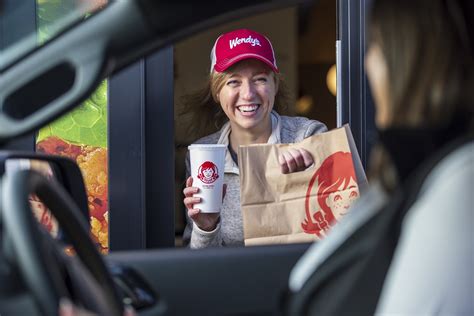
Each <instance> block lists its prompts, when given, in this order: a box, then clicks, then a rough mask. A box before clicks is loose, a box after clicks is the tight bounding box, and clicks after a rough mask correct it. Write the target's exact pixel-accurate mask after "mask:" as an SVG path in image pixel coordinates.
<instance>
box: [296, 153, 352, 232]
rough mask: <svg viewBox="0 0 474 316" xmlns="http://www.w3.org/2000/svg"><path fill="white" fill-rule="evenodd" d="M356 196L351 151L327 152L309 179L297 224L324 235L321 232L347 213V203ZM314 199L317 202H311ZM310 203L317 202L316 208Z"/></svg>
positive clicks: (348, 205)
mask: <svg viewBox="0 0 474 316" xmlns="http://www.w3.org/2000/svg"><path fill="white" fill-rule="evenodd" d="M314 190H316V194H314ZM312 193H313V194H312ZM358 197H359V188H358V186H357V178H356V176H355V171H354V165H353V163H352V156H351V153H349V152H342V151H338V152H336V153H334V154H332V155H330V156H329V157H327V158H326V159H325V160H324V161H323V163H322V164H321V166H320V167H319V169H317V170H316V172H315V173H314V175H313V177H312V178H311V180H310V182H309V185H308V191H307V192H306V200H305V213H306V216H305V219H304V221H303V223H301V227H302V228H303V231H304V232H305V233H307V234H314V235H316V236H318V237H324V236H325V232H326V231H328V230H329V229H330V228H331V226H333V225H334V224H335V223H337V222H338V221H339V220H340V219H341V218H342V217H343V216H344V215H346V214H347V211H348V210H349V207H350V205H351V204H352V203H353V202H354V201H355V200H356V199H357V198H358ZM315 198H316V200H317V201H312V199H315ZM314 202H317V206H318V207H317V208H315V207H314V205H315V203H314Z"/></svg>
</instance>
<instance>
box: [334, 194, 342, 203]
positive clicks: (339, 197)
mask: <svg viewBox="0 0 474 316" xmlns="http://www.w3.org/2000/svg"><path fill="white" fill-rule="evenodd" d="M340 200H342V196H340V195H339V194H338V195H336V196H335V197H334V202H337V201H340Z"/></svg>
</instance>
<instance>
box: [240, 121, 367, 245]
mask: <svg viewBox="0 0 474 316" xmlns="http://www.w3.org/2000/svg"><path fill="white" fill-rule="evenodd" d="M289 148H304V149H306V150H307V151H309V152H310V153H311V154H312V155H313V158H314V165H313V166H311V167H309V168H308V169H306V170H305V171H300V172H295V173H290V174H282V173H281V171H280V165H279V163H278V155H279V153H280V152H281V151H283V150H287V149H289ZM238 157H239V168H240V186H241V189H240V200H241V209H242V217H243V226H244V239H245V245H261V244H277V243H297V242H308V241H314V240H318V239H321V238H324V236H325V235H326V234H327V232H328V230H329V229H330V227H331V226H332V225H334V224H335V223H336V222H337V220H338V219H339V218H341V217H342V216H344V215H345V213H347V209H346V207H347V206H348V205H350V204H351V203H353V202H354V201H355V200H356V199H357V197H358V196H359V194H360V190H362V189H363V188H364V187H365V186H366V185H367V179H366V177H365V173H364V170H363V168H362V164H361V162H360V158H359V156H358V154H357V149H356V147H355V145H354V140H353V138H352V134H351V132H350V129H349V127H348V126H347V125H346V126H344V127H341V128H338V129H334V130H332V131H329V132H327V133H323V134H318V135H314V136H312V137H309V138H307V139H305V140H303V141H301V142H300V143H295V144H276V145H268V144H256V145H250V146H241V147H240V148H239V155H238Z"/></svg>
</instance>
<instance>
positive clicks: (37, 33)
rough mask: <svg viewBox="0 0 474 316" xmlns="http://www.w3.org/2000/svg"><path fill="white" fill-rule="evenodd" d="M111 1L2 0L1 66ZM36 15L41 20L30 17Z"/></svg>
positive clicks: (0, 24)
mask: <svg viewBox="0 0 474 316" xmlns="http://www.w3.org/2000/svg"><path fill="white" fill-rule="evenodd" d="M107 4H108V1H107V0H30V1H26V0H21V1H18V0H0V31H1V33H2V40H1V41H0V69H4V68H5V67H7V66H8V65H9V64H11V63H12V62H14V61H15V60H17V59H18V58H19V57H21V56H23V55H25V54H27V53H28V52H29V51H31V50H33V49H35V48H37V47H40V46H42V45H45V44H46V43H47V42H48V41H50V40H52V39H54V38H55V37H56V36H58V35H59V34H61V32H63V31H64V30H66V29H67V28H69V27H70V26H71V25H73V24H76V23H80V22H81V21H83V20H85V19H86V18H87V17H88V16H90V15H91V14H93V13H96V12H97V11H99V10H102V9H104V8H105V7H106V6H107ZM35 15H36V16H37V17H38V19H37V20H31V19H29V18H30V17H33V16H35ZM58 17H59V18H58ZM25 19H27V20H29V21H24V20H25ZM18 23H22V24H23V25H17V24H18ZM4 35H5V36H4Z"/></svg>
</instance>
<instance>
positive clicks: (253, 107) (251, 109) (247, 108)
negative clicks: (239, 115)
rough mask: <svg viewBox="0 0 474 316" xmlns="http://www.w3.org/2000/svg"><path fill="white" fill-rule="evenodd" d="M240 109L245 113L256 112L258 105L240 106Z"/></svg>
mask: <svg viewBox="0 0 474 316" xmlns="http://www.w3.org/2000/svg"><path fill="white" fill-rule="evenodd" d="M238 109H239V111H240V112H245V113H248V112H254V111H256V110H257V109H258V105H241V106H239V108H238Z"/></svg>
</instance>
